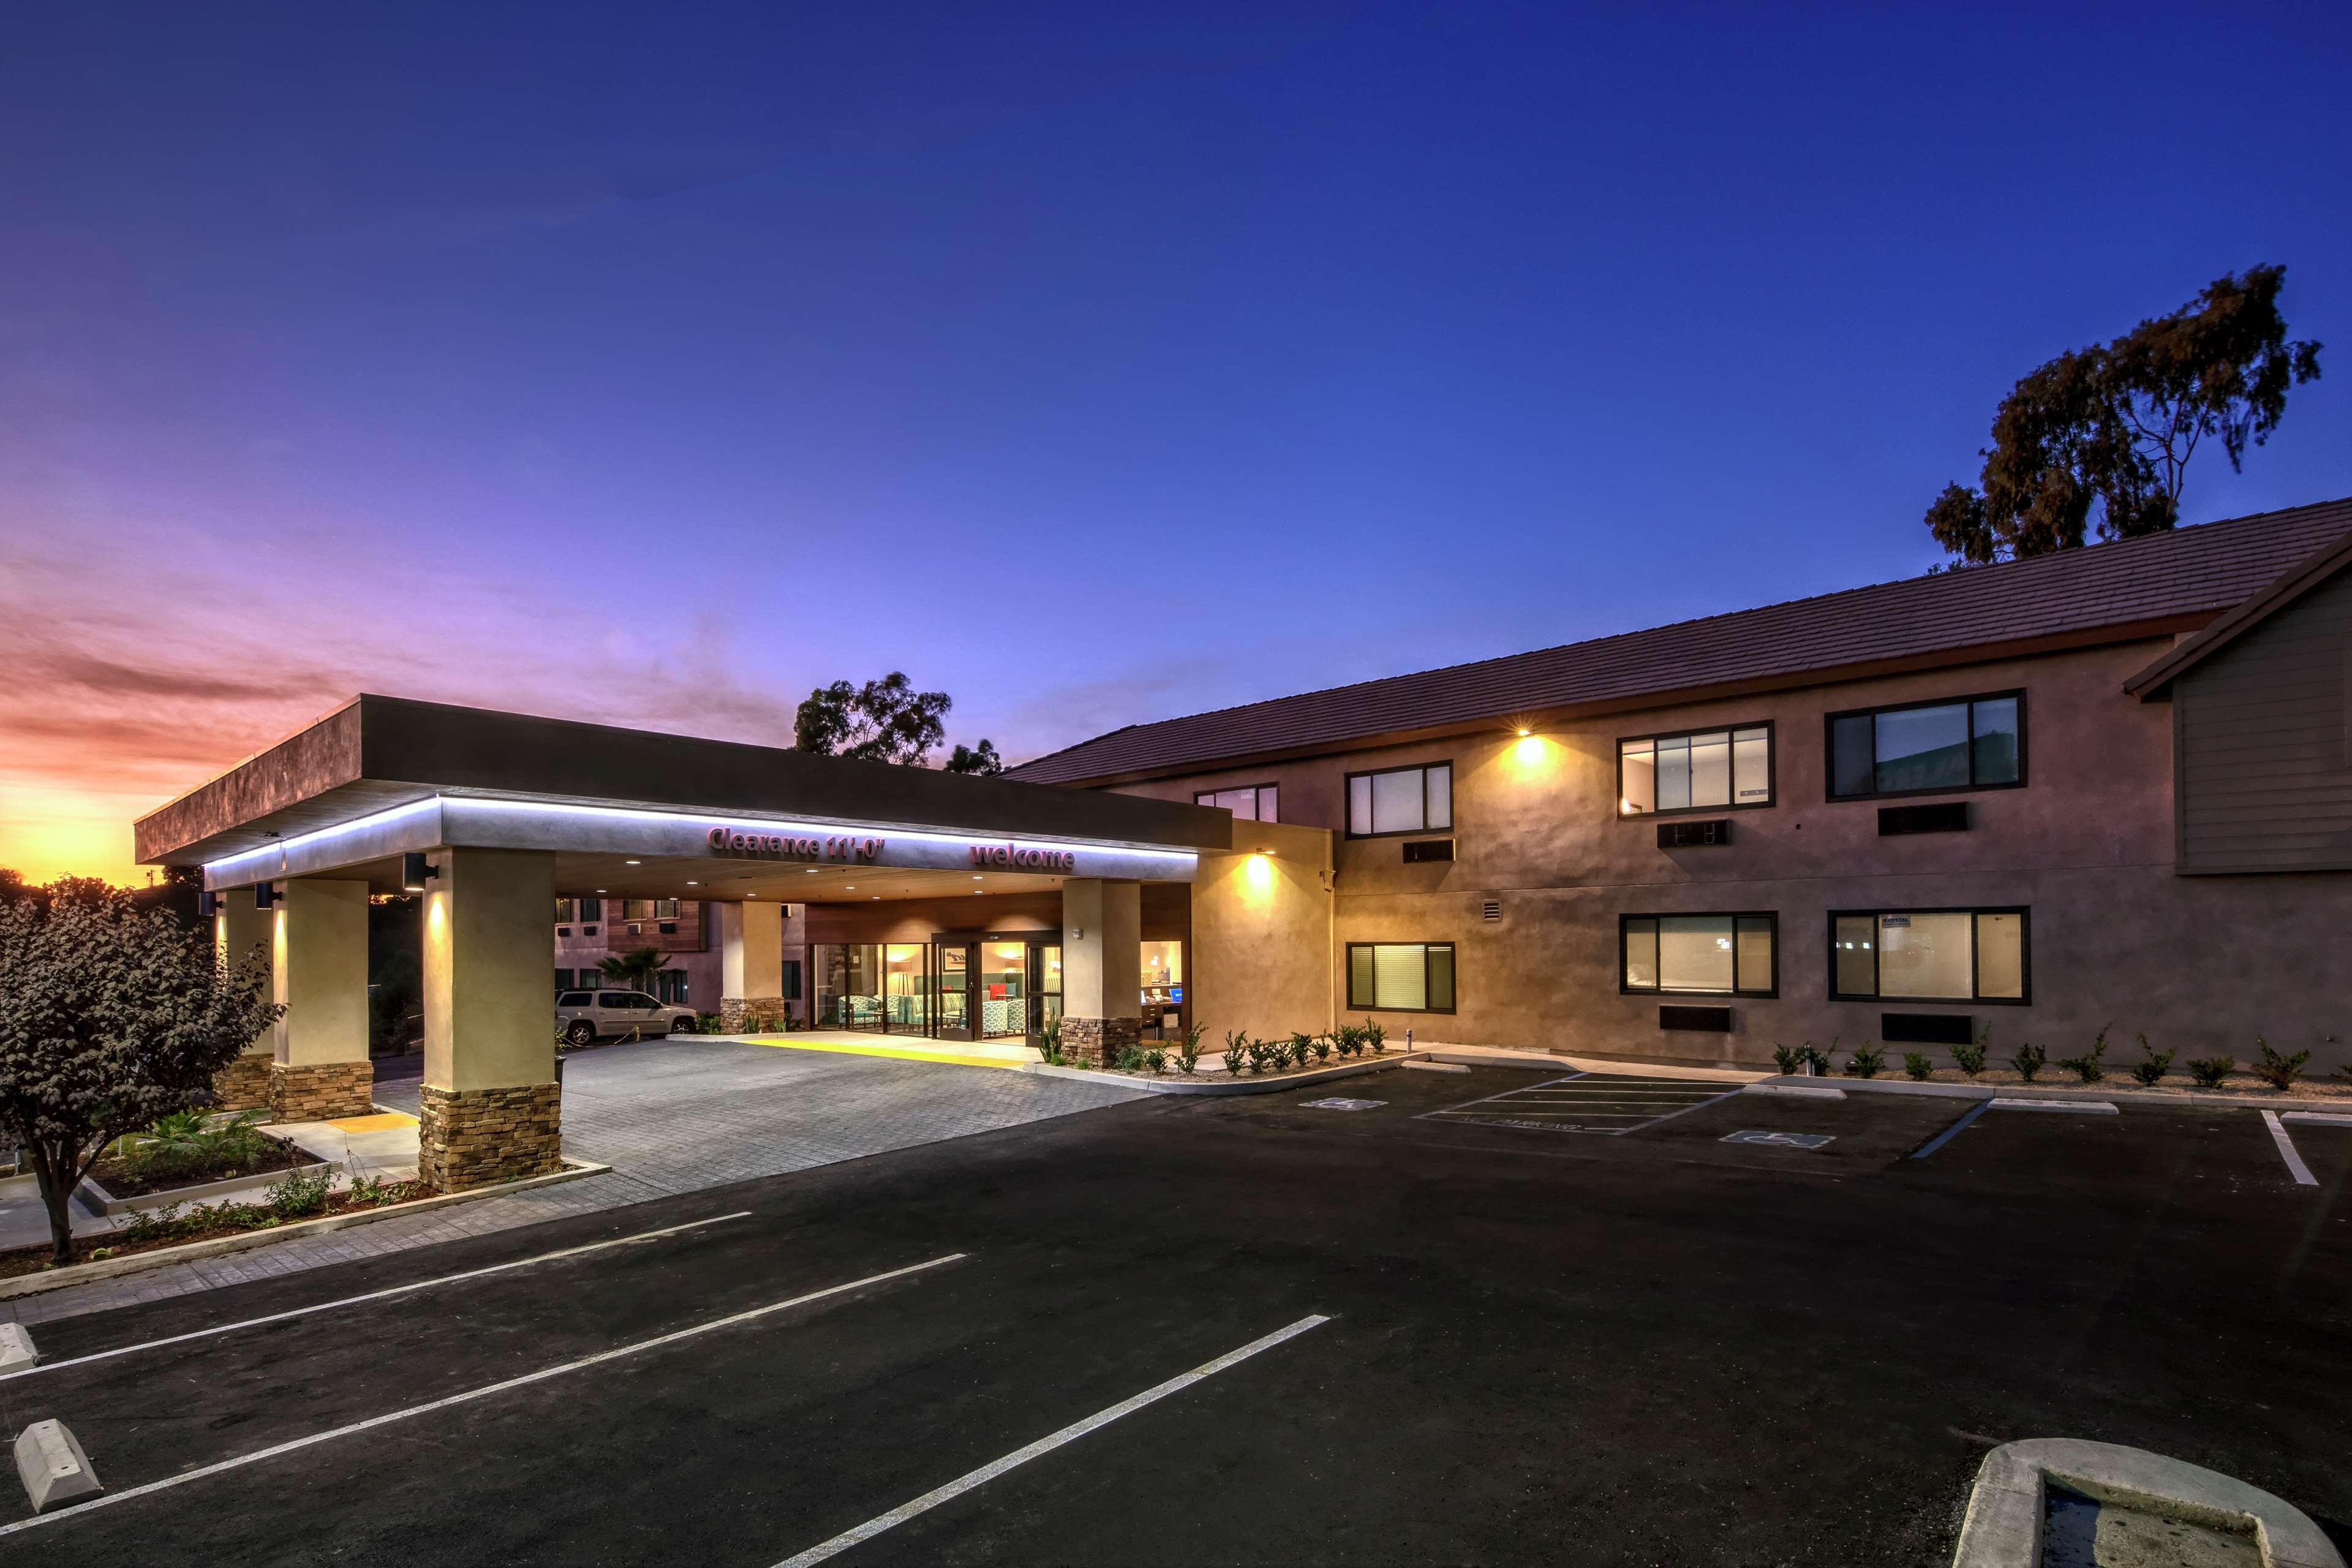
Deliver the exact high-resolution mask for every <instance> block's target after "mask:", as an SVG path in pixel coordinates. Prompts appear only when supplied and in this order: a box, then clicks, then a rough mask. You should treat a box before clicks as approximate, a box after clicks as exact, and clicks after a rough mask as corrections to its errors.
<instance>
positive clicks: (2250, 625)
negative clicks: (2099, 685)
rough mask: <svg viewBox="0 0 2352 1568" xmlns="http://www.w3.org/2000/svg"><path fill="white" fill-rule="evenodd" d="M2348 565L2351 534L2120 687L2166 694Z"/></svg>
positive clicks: (2149, 695)
mask: <svg viewBox="0 0 2352 1568" xmlns="http://www.w3.org/2000/svg"><path fill="white" fill-rule="evenodd" d="M2347 568H2352V534H2347V535H2346V536H2345V537H2344V538H2342V539H2339V540H2337V541H2336V542H2335V543H2334V544H2331V545H2327V546H2326V547H2324V548H2322V549H2321V550H2320V551H2319V552H2317V553H2316V554H2314V555H2312V556H2311V557H2310V558H2309V559H2307V560H2305V561H2304V562H2302V563H2300V564H2297V565H2295V566H2293V567H2291V568H2289V569H2288V570H2287V572H2286V573H2285V574H2284V575H2282V576H2281V577H2280V578H2279V579H2278V581H2277V582H2275V583H2273V584H2271V585H2270V586H2269V587H2267V588H2265V589H2263V591H2262V592H2261V593H2259V594H2257V595H2254V596H2253V597H2252V598H2251V599H2248V600H2247V601H2246V602H2245V603H2243V604H2242V605H2239V606H2238V607H2237V608H2236V609H2234V610H2231V612H2230V613H2229V614H2227V615H2225V616H2222V617H2221V619H2220V620H2218V621H2215V622H2214V623H2213V624H2212V625H2211V626H2207V627H2206V628H2205V629H2204V630H2203V631H2201V632H2199V633H2198V634H2197V635H2196V636H2195V637H2190V638H2189V639H2188V640H2187V641H2185V642H2183V643H2182V644H2180V646H2179V647H2176V648H2174V649H2173V650H2172V651H2171V652H2169V653H2168V654H2166V655H2165V656H2164V657H2163V658H2159V659H2158V660H2157V661H2156V662H2155V663H2154V664H2151V665H2149V666H2148V667H2147V668H2146V669H2143V670H2141V671H2140V672H2139V673H2138V674H2137V675H2135V676H2133V677H2132V678H2131V679H2129V680H2126V681H2125V682H2124V689H2125V690H2126V691H2127V692H2129V693H2131V694H2132V695H2133V696H2135V697H2137V698H2138V699H2139V700H2141V701H2143V702H2153V701H2155V700H2157V699H2158V698H2160V697H2164V696H2168V695H2169V694H2170V692H2171V690H2172V683H2173V682H2174V681H2175V680H2177V679H2179V678H2180V677H2181V676H2183V675H2186V674H2188V673H2189V671H2190V670H2192V669H2194V668H2197V667H2198V666H2199V665H2200V664H2203V663H2204V662H2205V661H2206V660H2207V659H2209V658H2212V657H2213V656H2214V655H2216V654H2218V653H2221V651H2223V650H2224V649H2226V648H2229V647H2234V646H2235V645H2236V644H2237V643H2238V642H2239V641H2240V639H2242V638H2243V637H2245V636H2246V634H2247V633H2249V632H2251V631H2252V630H2253V629H2254V628H2255V627H2256V626H2261V625H2263V623H2264V622H2266V621H2268V620H2269V619H2270V618H2271V617H2272V616H2275V615H2277V614H2278V613H2279V612H2280V611H2282V610H2284V609H2285V608H2286V607H2287V606H2288V605H2293V604H2294V603H2296V602H2297V601H2298V600H2300V599H2302V598H2304V597H2305V595H2309V594H2311V593H2312V592H2313V591H2315V589H2318V588H2320V587H2322V586H2324V585H2325V584H2327V583H2330V582H2332V581H2334V580H2335V578H2336V575H2337V574H2340V573H2342V572H2344V571H2346V570H2347Z"/></svg>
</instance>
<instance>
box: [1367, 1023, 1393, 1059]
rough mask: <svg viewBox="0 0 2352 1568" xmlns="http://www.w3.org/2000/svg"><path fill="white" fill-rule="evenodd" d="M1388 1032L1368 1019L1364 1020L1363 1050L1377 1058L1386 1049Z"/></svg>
mask: <svg viewBox="0 0 2352 1568" xmlns="http://www.w3.org/2000/svg"><path fill="white" fill-rule="evenodd" d="M1388 1038H1389V1032H1388V1031H1387V1030H1386V1029H1383V1028H1381V1026H1379V1025H1378V1024H1375V1023H1374V1022H1372V1020H1370V1018H1367V1019H1365V1020H1364V1049H1366V1050H1368V1051H1370V1052H1371V1053H1372V1055H1374V1056H1379V1055H1381V1053H1382V1052H1384V1051H1386V1050H1387V1049H1388V1048H1389V1047H1388Z"/></svg>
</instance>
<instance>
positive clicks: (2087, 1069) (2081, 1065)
mask: <svg viewBox="0 0 2352 1568" xmlns="http://www.w3.org/2000/svg"><path fill="white" fill-rule="evenodd" d="M2107 1027H2108V1028H2113V1027H2114V1025H2112V1024H2110V1025H2109V1026H2107ZM2106 1054H2107V1030H2106V1029H2101V1030H2100V1031H2099V1037H2098V1038H2096V1039H2095V1040H2093V1041H2092V1042H2091V1048H2090V1049H2089V1050H2087V1051H2084V1053H2083V1054H2082V1055H2081V1056H2079V1057H2061V1058H2059V1059H2058V1065H2059V1066H2060V1067H2062V1068H2066V1069H2067V1070H2068V1071H2069V1072H2072V1073H2073V1074H2074V1076H2075V1077H2076V1078H2079V1079H2082V1080H2083V1081H2084V1083H2097V1082H2099V1081H2101V1080H2102V1079H2105V1077H2106V1076H2107V1073H2106V1068H2105V1067H2104V1066H2103V1065H2101V1063H2102V1058H2105V1056H2106Z"/></svg>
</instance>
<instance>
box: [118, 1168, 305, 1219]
mask: <svg viewBox="0 0 2352 1568" xmlns="http://www.w3.org/2000/svg"><path fill="white" fill-rule="evenodd" d="M334 1170H335V1167H334V1165H333V1164H332V1163H330V1162H328V1161H325V1160H320V1161H319V1162H317V1163H313V1164H308V1165H285V1166H281V1167H279V1168H278V1169H277V1170H275V1171H257V1172H255V1173H253V1174H251V1175H247V1176H230V1177H228V1178H226V1180H224V1181H218V1182H199V1183H197V1184H195V1185H194V1186H193V1187H167V1188H165V1189H164V1190H163V1191H162V1192H160V1193H142V1194H139V1195H138V1196H137V1197H135V1198H118V1197H116V1196H115V1195H114V1194H112V1193H110V1192H108V1191H107V1190H106V1189H105V1188H104V1187H102V1186H100V1185H99V1184H98V1182H97V1181H96V1180H95V1179H94V1178H92V1177H89V1176H84V1177H83V1178H82V1179H81V1184H80V1185H79V1186H78V1187H76V1188H75V1189H74V1201H75V1202H76V1203H78V1204H79V1205H81V1206H82V1207H84V1208H86V1209H88V1210H89V1212H90V1213H92V1214H94V1215H118V1214H128V1213H130V1212H131V1210H133V1209H159V1208H162V1207H163V1205H166V1204H194V1203H207V1202H210V1201H211V1200H213V1199H215V1198H217V1197H219V1196H220V1195H221V1194H224V1193H230V1192H235V1191H236V1190H237V1189H238V1188H240V1187H250V1186H251V1185H253V1184H254V1183H256V1182H275V1181H280V1180H283V1179H284V1178H286V1177H288V1176H315V1175H319V1174H321V1173H325V1174H330V1175H331V1174H332V1173H334Z"/></svg>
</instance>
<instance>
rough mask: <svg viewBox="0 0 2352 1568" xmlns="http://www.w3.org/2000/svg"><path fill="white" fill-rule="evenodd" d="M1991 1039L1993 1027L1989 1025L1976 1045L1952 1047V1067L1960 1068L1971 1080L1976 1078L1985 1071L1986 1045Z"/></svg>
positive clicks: (1981, 1032)
mask: <svg viewBox="0 0 2352 1568" xmlns="http://www.w3.org/2000/svg"><path fill="white" fill-rule="evenodd" d="M1991 1038H1992V1026H1991V1025H1990V1024H1987V1025H1986V1026H1984V1028H1983V1029H1982V1030H1981V1031H1979V1033H1978V1035H1977V1037H1976V1040H1975V1041H1974V1043H1972V1044H1969V1045H1965V1046H1954V1047H1952V1065H1953V1066H1954V1067H1957V1068H1959V1069H1960V1070H1961V1071H1962V1072H1964V1073H1966V1074H1968V1075H1969V1077H1970V1078H1974V1077H1976V1076H1977V1074H1979V1073H1980V1072H1982V1071H1984V1064H1985V1043H1986V1042H1987V1041H1988V1040H1990V1039H1991Z"/></svg>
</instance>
